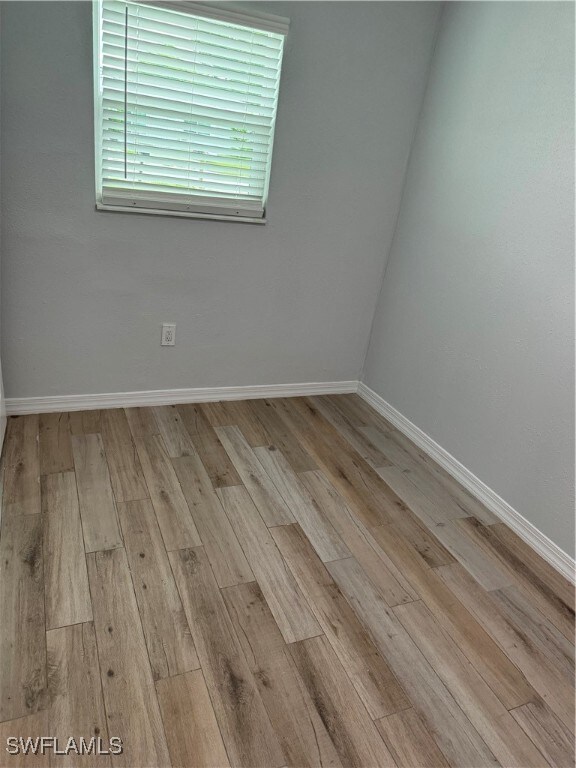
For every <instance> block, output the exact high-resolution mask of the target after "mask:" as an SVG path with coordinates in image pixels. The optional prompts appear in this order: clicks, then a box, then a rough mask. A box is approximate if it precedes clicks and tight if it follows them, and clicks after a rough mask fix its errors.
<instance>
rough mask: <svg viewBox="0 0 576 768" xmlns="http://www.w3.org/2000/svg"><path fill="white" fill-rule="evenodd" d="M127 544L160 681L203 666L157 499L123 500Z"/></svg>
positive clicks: (121, 511)
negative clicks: (162, 530) (154, 503)
mask: <svg viewBox="0 0 576 768" xmlns="http://www.w3.org/2000/svg"><path fill="white" fill-rule="evenodd" d="M118 512H119V515H120V523H121V526H122V532H123V534H124V546H125V547H126V554H127V555H128V563H129V565H130V571H131V575H132V583H133V585H134V591H135V593H136V601H137V603H138V610H139V613H140V619H141V621H142V629H143V630H144V637H145V638H146V645H147V648H148V656H149V658H150V666H151V668H152V675H153V677H154V679H155V680H157V679H159V678H162V677H171V676H172V675H178V674H180V673H182V672H188V671H190V670H193V669H198V667H199V666H200V664H199V662H198V656H197V655H196V649H195V647H194V641H193V640H192V635H191V634H190V628H189V627H188V622H187V620H186V616H185V614H184V609H183V607H182V602H181V600H180V595H179V594H178V590H177V588H176V584H175V582H174V577H173V575H172V570H171V568H170V563H169V561H168V555H167V554H166V550H165V548H164V543H163V541H162V535H161V533H160V529H159V527H158V522H157V520H156V515H155V514H154V508H153V507H152V503H151V502H150V501H148V500H144V501H128V502H125V503H123V504H119V505H118Z"/></svg>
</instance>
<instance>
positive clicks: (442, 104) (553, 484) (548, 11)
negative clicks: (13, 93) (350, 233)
mask: <svg viewBox="0 0 576 768" xmlns="http://www.w3.org/2000/svg"><path fill="white" fill-rule="evenodd" d="M573 15H574V7H573V5H572V4H568V3H549V2H543V3H537V2H534V3H522V2H512V3H505V2H503V3H500V2H499V3H490V2H489V3H482V2H477V3H447V5H446V8H445V11H444V14H443V19H442V25H441V33H440V37H439V40H438V44H437V49H436V52H435V56H434V59H433V64H432V70H431V79H430V83H429V87H428V89H427V93H426V98H425V103H424V109H423V114H422V118H421V121H420V123H419V129H418V134H417V138H416V141H415V145H414V148H413V152H412V155H411V160H410V165H409V169H408V173H407V180H406V186H405V190H404V195H403V202H402V208H401V214H400V217H399V221H398V228H397V231H396V235H395V238H394V243H393V246H392V250H391V254H390V258H389V262H388V266H387V270H386V273H385V278H384V283H383V290H382V294H381V297H380V300H379V303H378V309H377V312H376V316H375V321H374V327H373V332H372V337H371V343H370V347H369V352H368V356H367V360H366V366H365V375H364V380H365V381H366V383H367V384H368V386H370V387H371V388H372V389H374V390H375V391H376V392H377V393H378V394H380V395H381V396H382V397H383V398H384V399H385V400H387V401H388V402H389V403H391V404H392V405H393V406H394V407H395V408H397V409H398V410H399V411H400V412H401V413H403V414H404V415H405V416H407V417H408V418H409V419H410V420H411V421H412V422H414V423H415V424H416V425H417V426H419V427H420V428H421V429H423V430H424V431H425V432H427V433H428V434H429V435H431V436H432V437H433V438H434V439H435V440H436V441H437V442H438V443H439V444H440V445H441V446H443V447H444V448H446V449H447V450H448V451H449V452H450V453H452V455H454V456H455V457H456V458H457V459H459V460H460V461H461V462H462V463H463V464H464V465H465V466H466V467H468V468H469V469H470V470H472V472H474V473H475V474H476V475H477V476H478V477H479V478H480V479H481V480H483V481H484V482H485V483H487V484H488V485H489V486H490V487H491V488H492V489H494V490H495V491H496V492H497V493H499V494H500V495H501V496H502V497H503V498H504V499H505V500H506V501H507V502H508V503H510V504H511V505H512V506H513V507H515V508H516V509H517V510H518V511H519V512H520V513H522V514H523V515H524V516H525V517H527V518H528V519H529V520H530V521H531V522H532V523H534V524H535V525H536V526H537V527H538V528H539V529H540V530H541V531H543V532H544V533H546V534H547V535H548V536H549V537H550V538H551V539H552V540H553V541H555V542H556V543H557V544H558V545H560V547H562V548H563V549H564V550H565V551H567V552H569V553H571V554H572V553H573V545H574V534H573V521H574V496H573V473H574V418H573V414H574V386H573V383H574V382H573V372H574V346H573V321H574V307H573V289H574V275H573V255H574V253H573V251H574V233H573V218H574V156H573V145H574V122H573V120H574V102H573V89H574V70H573V67H574V38H573V35H574V18H573Z"/></svg>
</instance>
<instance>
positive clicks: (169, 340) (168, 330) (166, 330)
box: [160, 323, 176, 347]
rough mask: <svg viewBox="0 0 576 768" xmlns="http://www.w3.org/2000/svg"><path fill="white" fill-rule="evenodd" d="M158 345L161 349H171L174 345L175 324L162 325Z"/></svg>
mask: <svg viewBox="0 0 576 768" xmlns="http://www.w3.org/2000/svg"><path fill="white" fill-rule="evenodd" d="M160 344H161V346H163V347H173V346H174V344H176V323H162V340H161V341H160Z"/></svg>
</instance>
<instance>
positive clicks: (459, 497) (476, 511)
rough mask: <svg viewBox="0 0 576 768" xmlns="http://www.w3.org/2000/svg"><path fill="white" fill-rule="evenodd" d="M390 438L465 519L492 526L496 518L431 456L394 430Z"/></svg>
mask: <svg viewBox="0 0 576 768" xmlns="http://www.w3.org/2000/svg"><path fill="white" fill-rule="evenodd" d="M391 436H392V438H393V439H394V440H395V441H396V442H397V443H398V444H399V445H400V446H401V447H402V448H404V449H405V450H406V451H407V452H408V453H409V454H411V456H412V457H413V458H414V459H416V461H418V462H419V463H421V465H422V467H423V468H425V469H426V470H427V471H428V473H429V474H430V475H432V476H433V477H434V478H435V479H436V480H437V481H438V482H439V483H440V485H441V486H442V487H443V488H444V490H445V492H447V493H448V494H449V495H450V496H451V497H452V498H453V499H454V501H455V502H456V504H457V505H458V506H459V507H460V508H461V509H463V510H464V511H465V512H466V513H467V514H466V517H469V516H472V517H475V518H476V519H477V520H480V521H481V522H482V523H484V524H485V525H492V524H493V523H495V522H496V521H497V518H496V517H495V516H494V515H493V514H492V512H490V511H489V510H488V509H487V508H486V507H485V506H484V504H482V502H480V501H479V500H478V499H476V498H474V497H473V496H472V495H471V494H470V493H469V492H468V491H467V490H466V489H465V488H463V486H461V485H460V483H459V482H458V481H457V480H455V479H454V478H453V477H452V475H450V474H449V473H448V472H447V471H446V470H445V469H443V468H442V467H441V466H440V465H439V464H437V463H436V462H435V461H434V459H433V458H432V457H431V456H428V455H427V454H426V453H425V452H424V451H423V450H422V449H421V448H419V447H418V446H417V445H415V444H414V443H413V442H412V441H411V440H410V439H409V438H408V437H407V436H406V435H403V434H402V432H400V431H398V430H394V431H393V432H392V433H391Z"/></svg>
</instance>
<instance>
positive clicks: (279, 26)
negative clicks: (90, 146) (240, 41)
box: [92, 0, 290, 224]
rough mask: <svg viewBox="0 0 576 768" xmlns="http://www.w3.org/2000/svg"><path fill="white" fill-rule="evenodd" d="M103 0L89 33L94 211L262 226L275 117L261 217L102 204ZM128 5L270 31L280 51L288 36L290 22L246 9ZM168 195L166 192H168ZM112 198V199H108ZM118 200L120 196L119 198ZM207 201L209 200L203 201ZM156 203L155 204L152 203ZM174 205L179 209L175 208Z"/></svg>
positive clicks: (180, 2)
mask: <svg viewBox="0 0 576 768" xmlns="http://www.w3.org/2000/svg"><path fill="white" fill-rule="evenodd" d="M102 2H103V0H92V30H93V56H92V62H93V98H94V150H95V152H94V164H95V187H96V209H97V210H98V211H112V212H117V213H137V214H143V215H145V216H147V215H154V216H176V217H180V218H189V219H208V220H214V221H235V222H238V223H244V224H266V222H267V203H268V190H269V186H270V175H271V167H272V158H273V152H274V139H275V130H276V117H275V118H274V122H273V124H272V130H271V135H270V162H269V167H268V173H267V177H266V181H265V186H264V191H263V208H264V211H263V215H262V216H240V215H233V214H228V213H214V212H210V211H202V210H194V211H192V210H186V209H185V208H186V206H185V204H183V203H181V202H180V203H179V202H174V206H175V207H174V208H158V207H154V201H152V200H150V201H146V200H145V199H142V200H141V201H140V203H139V204H136V202H134V203H133V204H132V205H127V204H122V201H120V200H119V202H118V203H115V202H114V203H109V202H106V203H105V202H104V201H103V184H102V181H103V173H102V165H103V149H102V128H103V114H102V111H103V110H102V102H103V99H102V92H101V82H100V81H101V77H100V73H101V60H100V52H101V50H102V46H101V42H102V41H101V28H100V6H101V4H102ZM130 2H132V3H135V4H137V5H144V6H150V7H157V8H164V9H167V10H175V11H179V12H180V13H183V12H185V13H190V14H191V15H195V16H203V17H205V18H212V19H216V20H219V21H224V22H228V23H231V24H237V25H239V26H245V27H247V28H249V29H250V28H252V29H262V30H265V31H268V32H274V33H275V34H279V35H283V36H284V38H285V39H284V51H285V45H286V37H287V35H288V28H289V24H290V20H289V19H287V18H285V17H283V16H276V15H272V14H266V13H260V12H259V11H254V10H252V9H251V10H250V12H249V13H245V12H243V11H239V10H238V9H237V8H232V7H229V6H227V5H224V4H222V5H220V4H219V5H218V7H214V6H210V5H204V4H202V3H196V2H189V0H175V1H174V2H170V0H130ZM282 66H283V58H282V55H281V57H280V64H279V78H281V76H282ZM278 104H279V92H278V98H277V102H276V110H277V109H278ZM168 194H169V193H168ZM112 197H113V196H112ZM119 198H120V196H119ZM206 200H207V201H209V200H210V198H208V197H207V198H206ZM156 202H158V201H156ZM194 205H195V207H201V204H200V203H198V204H196V203H195V204H194ZM176 206H180V207H179V208H178V207H176ZM207 207H212V208H218V200H217V199H216V198H213V199H212V202H207ZM238 207H239V208H242V201H239V206H238Z"/></svg>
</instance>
